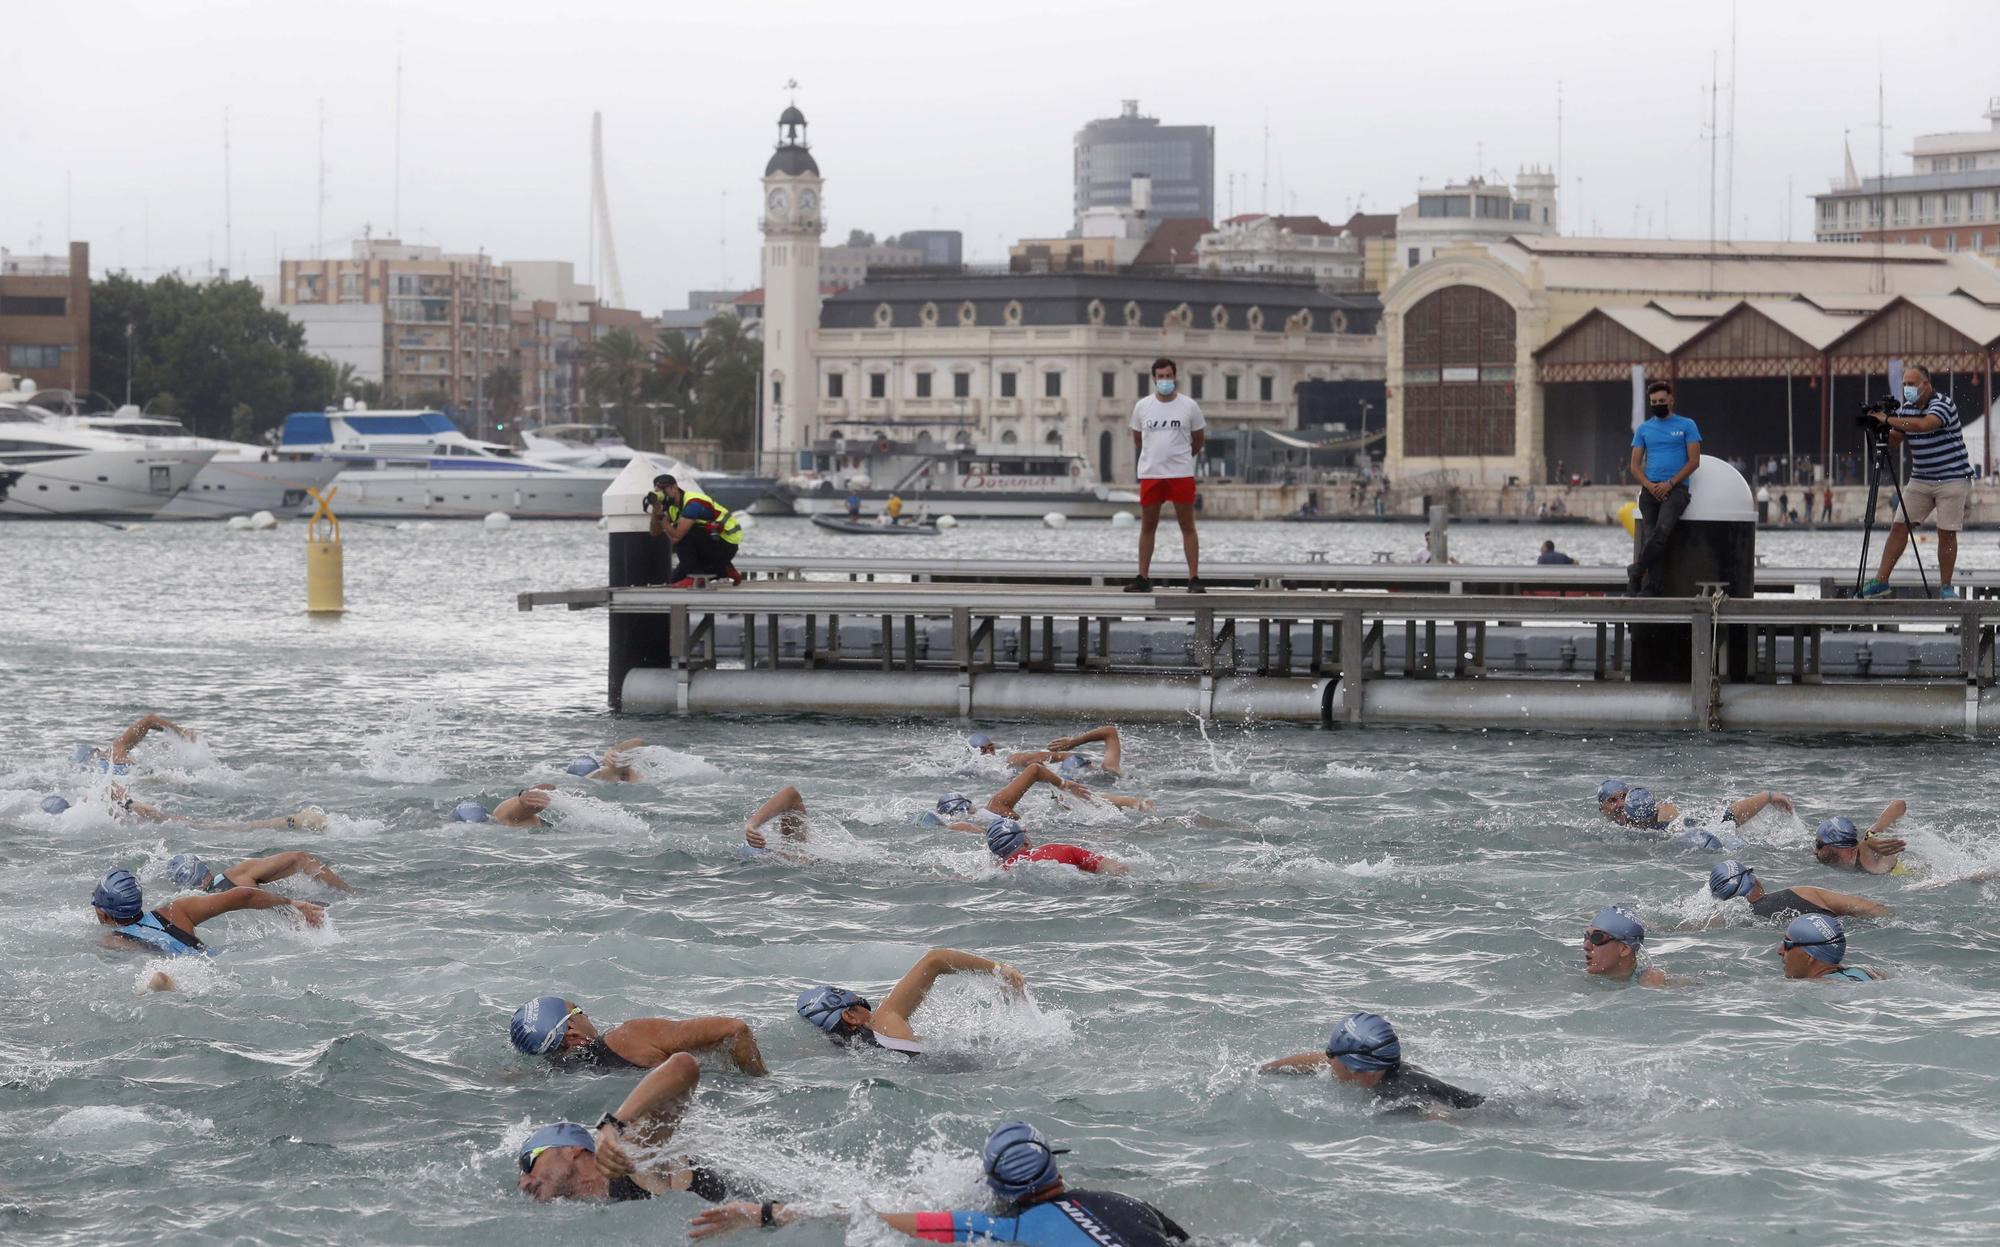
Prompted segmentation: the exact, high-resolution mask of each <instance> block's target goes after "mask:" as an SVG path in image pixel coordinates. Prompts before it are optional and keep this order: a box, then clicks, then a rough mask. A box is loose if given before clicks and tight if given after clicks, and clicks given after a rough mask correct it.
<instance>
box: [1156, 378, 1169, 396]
mask: <svg viewBox="0 0 2000 1247" xmlns="http://www.w3.org/2000/svg"><path fill="white" fill-rule="evenodd" d="M1153 388H1154V389H1156V390H1158V391H1159V392H1160V397H1161V398H1172V397H1173V396H1174V379H1173V378H1172V377H1161V378H1160V379H1159V380H1158V381H1155V382H1153Z"/></svg>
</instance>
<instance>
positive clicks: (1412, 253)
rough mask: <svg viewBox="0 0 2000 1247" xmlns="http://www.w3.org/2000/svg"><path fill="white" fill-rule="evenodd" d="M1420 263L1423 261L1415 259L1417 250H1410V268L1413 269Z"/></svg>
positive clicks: (1413, 248)
mask: <svg viewBox="0 0 2000 1247" xmlns="http://www.w3.org/2000/svg"><path fill="white" fill-rule="evenodd" d="M1422 263H1423V261H1422V260H1419V259H1418V258H1417V249H1416V248H1415V247H1412V248H1410V267H1411V268H1415V267H1416V266H1417V265H1419V264H1422Z"/></svg>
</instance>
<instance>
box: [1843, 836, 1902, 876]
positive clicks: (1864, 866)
mask: <svg viewBox="0 0 2000 1247" xmlns="http://www.w3.org/2000/svg"><path fill="white" fill-rule="evenodd" d="M1907 847H1909V846H1907V845H1906V844H1904V843H1903V841H1901V840H1899V839H1897V838H1896V837H1894V836H1878V837H1876V838H1874V839H1872V840H1871V839H1868V838H1866V837H1864V838H1863V839H1862V841H1861V844H1860V847H1858V848H1857V849H1856V850H1855V853H1854V865H1855V867H1856V869H1858V870H1860V871H1861V872H1862V873H1864V874H1870V875H1886V874H1889V873H1891V872H1893V871H1894V870H1895V869H1896V865H1897V861H1896V859H1897V858H1898V857H1900V856H1901V855H1902V852H1903V850H1904V849H1905V848H1907Z"/></svg>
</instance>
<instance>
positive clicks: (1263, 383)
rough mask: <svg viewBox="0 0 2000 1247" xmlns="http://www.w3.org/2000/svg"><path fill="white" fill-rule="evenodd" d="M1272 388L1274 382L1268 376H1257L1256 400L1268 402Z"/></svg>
mask: <svg viewBox="0 0 2000 1247" xmlns="http://www.w3.org/2000/svg"><path fill="white" fill-rule="evenodd" d="M1273 388H1274V383H1273V382H1272V379H1271V378H1270V377H1259V378H1257V401H1258V402H1260V403H1268V402H1270V401H1271V391H1272V389H1273Z"/></svg>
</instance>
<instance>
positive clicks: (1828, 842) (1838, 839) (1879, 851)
mask: <svg viewBox="0 0 2000 1247" xmlns="http://www.w3.org/2000/svg"><path fill="white" fill-rule="evenodd" d="M1909 812H1910V807H1909V804H1908V803H1907V802H1904V801H1901V800H1896V801H1891V802H1890V803H1889V805H1888V808H1886V809H1884V810H1883V811H1882V813H1881V815H1880V816H1878V817H1877V818H1876V820H1875V821H1874V822H1873V823H1872V824H1870V825H1869V828H1868V830H1867V831H1857V830H1855V827H1854V821H1853V820H1852V819H1846V818H1829V819H1826V820H1825V821H1823V822H1821V823H1820V825H1819V827H1818V828H1817V829H1815V830H1814V832H1813V856H1814V857H1815V858H1817V859H1819V863H1820V865H1822V866H1832V867H1835V868H1836V869H1839V870H1858V871H1860V872H1862V873H1863V874H1869V875H1906V874H1909V873H1910V869H1909V867H1908V866H1906V865H1904V864H1903V862H1902V861H1901V860H1900V859H1901V858H1902V855H1903V850H1904V849H1905V848H1907V847H1909V846H1907V845H1905V844H1904V843H1903V841H1901V840H1899V839H1897V838H1896V837H1895V836H1885V835H1883V834H1882V833H1883V832H1885V831H1887V830H1889V828H1890V827H1892V826H1894V825H1895V823H1896V820H1898V819H1900V818H1902V817H1903V815H1905V814H1907V813H1909Z"/></svg>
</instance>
